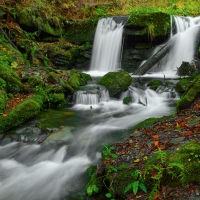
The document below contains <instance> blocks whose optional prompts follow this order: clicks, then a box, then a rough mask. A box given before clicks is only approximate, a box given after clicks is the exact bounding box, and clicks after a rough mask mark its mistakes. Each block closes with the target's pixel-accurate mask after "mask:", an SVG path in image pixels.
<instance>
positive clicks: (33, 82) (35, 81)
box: [28, 76, 44, 88]
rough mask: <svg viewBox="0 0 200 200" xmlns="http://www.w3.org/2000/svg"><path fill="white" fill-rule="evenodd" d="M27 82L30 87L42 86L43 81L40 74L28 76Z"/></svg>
mask: <svg viewBox="0 0 200 200" xmlns="http://www.w3.org/2000/svg"><path fill="white" fill-rule="evenodd" d="M28 84H29V86H30V87H32V88H35V87H36V86H39V87H43V86H44V82H43V80H42V77H40V76H30V77H29V79H28Z"/></svg>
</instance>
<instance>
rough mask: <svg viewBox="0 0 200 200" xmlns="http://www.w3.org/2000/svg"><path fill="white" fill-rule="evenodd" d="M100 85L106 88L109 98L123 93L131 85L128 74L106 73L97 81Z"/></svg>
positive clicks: (130, 78)
mask: <svg viewBox="0 0 200 200" xmlns="http://www.w3.org/2000/svg"><path fill="white" fill-rule="evenodd" d="M98 83H99V84H100V85H103V86H105V87H106V89H107V90H108V91H109V94H110V96H111V97H113V96H115V95H117V94H119V93H121V92H123V91H125V90H126V89H127V88H128V87H129V86H130V85H131V83H132V77H131V76H130V75H129V73H128V72H125V71H123V72H108V73H107V74H105V75H104V76H103V77H101V78H100V79H99V82H98Z"/></svg>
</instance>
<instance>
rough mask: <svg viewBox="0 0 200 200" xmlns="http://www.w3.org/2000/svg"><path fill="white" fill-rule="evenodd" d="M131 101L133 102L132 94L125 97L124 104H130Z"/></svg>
mask: <svg viewBox="0 0 200 200" xmlns="http://www.w3.org/2000/svg"><path fill="white" fill-rule="evenodd" d="M130 102H131V97H130V96H128V97H125V98H124V99H123V104H126V105H128V104H129V103H130Z"/></svg>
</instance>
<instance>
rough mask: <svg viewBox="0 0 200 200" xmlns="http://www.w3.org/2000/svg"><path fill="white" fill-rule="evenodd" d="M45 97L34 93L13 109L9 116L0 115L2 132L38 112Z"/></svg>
mask: <svg viewBox="0 0 200 200" xmlns="http://www.w3.org/2000/svg"><path fill="white" fill-rule="evenodd" d="M44 101H45V97H44V96H43V95H34V96H33V97H32V98H29V99H26V100H25V101H23V102H22V103H20V104H19V105H17V106H16V107H14V108H13V109H12V111H11V112H10V113H9V115H8V116H7V117H3V116H1V117H0V133H2V132H4V131H7V130H9V129H10V128H12V127H16V126H18V125H20V124H22V123H23V122H25V121H26V120H28V119H30V118H32V117H34V116H35V115H36V114H38V113H39V112H40V110H41V108H42V105H43V102H44Z"/></svg>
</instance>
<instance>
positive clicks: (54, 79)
mask: <svg viewBox="0 0 200 200" xmlns="http://www.w3.org/2000/svg"><path fill="white" fill-rule="evenodd" d="M47 81H48V82H50V83H53V84H56V83H58V82H59V76H58V74H56V73H55V72H50V73H49V74H48V76H47Z"/></svg>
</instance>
